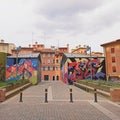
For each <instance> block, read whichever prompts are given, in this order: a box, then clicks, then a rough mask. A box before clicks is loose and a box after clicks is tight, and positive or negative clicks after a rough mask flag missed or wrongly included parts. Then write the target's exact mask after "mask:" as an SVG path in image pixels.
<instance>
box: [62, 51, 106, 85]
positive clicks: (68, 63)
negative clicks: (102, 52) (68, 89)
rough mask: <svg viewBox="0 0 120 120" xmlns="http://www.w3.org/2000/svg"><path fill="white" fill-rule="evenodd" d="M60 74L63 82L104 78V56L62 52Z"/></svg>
mask: <svg viewBox="0 0 120 120" xmlns="http://www.w3.org/2000/svg"><path fill="white" fill-rule="evenodd" d="M91 69H92V72H91ZM61 76H62V81H64V82H65V83H70V82H73V81H77V80H80V79H91V78H92V79H95V80H101V79H102V80H106V69H105V57H95V56H91V57H89V56H88V55H80V54H72V53H64V54H63V56H62V61H61Z"/></svg>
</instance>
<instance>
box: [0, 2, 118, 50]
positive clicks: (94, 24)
mask: <svg viewBox="0 0 120 120" xmlns="http://www.w3.org/2000/svg"><path fill="white" fill-rule="evenodd" d="M119 5H120V0H0V39H4V40H5V42H9V43H14V44H15V45H16V46H19V45H20V46H28V45H29V44H32V43H34V42H36V41H37V42H39V43H41V44H45V46H46V47H50V46H51V45H55V46H56V47H60V46H66V44H68V43H69V44H70V48H71V49H72V48H75V47H76V46H77V45H82V46H83V45H89V46H91V48H92V51H99V52H102V51H103V48H102V47H100V45H101V44H103V43H106V42H110V41H113V40H116V39H119V38H120V7H119Z"/></svg>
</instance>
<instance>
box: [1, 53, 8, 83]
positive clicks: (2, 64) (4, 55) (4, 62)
mask: <svg viewBox="0 0 120 120" xmlns="http://www.w3.org/2000/svg"><path fill="white" fill-rule="evenodd" d="M6 55H7V54H6V53H2V52H0V81H3V82H4V81H5V79H6V78H5V70H6Z"/></svg>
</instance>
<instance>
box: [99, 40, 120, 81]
mask: <svg viewBox="0 0 120 120" xmlns="http://www.w3.org/2000/svg"><path fill="white" fill-rule="evenodd" d="M101 46H102V47H103V49H104V55H105V57H106V74H107V79H108V80H111V81H120V67H119V66H120V39H118V40H115V41H112V42H109V43H105V44H102V45H101Z"/></svg>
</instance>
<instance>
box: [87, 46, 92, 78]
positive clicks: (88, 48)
mask: <svg viewBox="0 0 120 120" xmlns="http://www.w3.org/2000/svg"><path fill="white" fill-rule="evenodd" d="M86 51H90V78H91V80H92V55H91V47H90V46H87V47H86Z"/></svg>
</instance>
